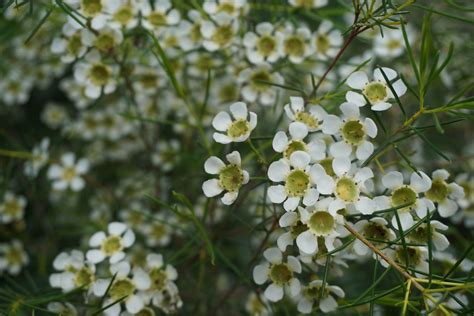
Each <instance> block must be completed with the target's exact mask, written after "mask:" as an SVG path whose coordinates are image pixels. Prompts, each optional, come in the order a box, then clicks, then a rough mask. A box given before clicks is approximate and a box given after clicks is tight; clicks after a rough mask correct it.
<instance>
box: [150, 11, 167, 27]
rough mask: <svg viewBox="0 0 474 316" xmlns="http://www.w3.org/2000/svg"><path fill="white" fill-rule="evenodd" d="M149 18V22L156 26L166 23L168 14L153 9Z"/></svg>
mask: <svg viewBox="0 0 474 316" xmlns="http://www.w3.org/2000/svg"><path fill="white" fill-rule="evenodd" d="M147 19H148V22H150V23H151V24H152V25H153V26H155V27H159V26H163V25H166V16H165V15H164V14H163V13H161V12H158V11H153V12H152V13H150V14H149V15H148V17H147Z"/></svg>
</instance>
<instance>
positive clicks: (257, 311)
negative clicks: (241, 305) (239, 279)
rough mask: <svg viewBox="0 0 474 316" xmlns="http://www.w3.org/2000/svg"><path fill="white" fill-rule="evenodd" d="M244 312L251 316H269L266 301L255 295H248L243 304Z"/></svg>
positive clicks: (268, 307) (268, 306) (269, 308)
mask: <svg viewBox="0 0 474 316" xmlns="http://www.w3.org/2000/svg"><path fill="white" fill-rule="evenodd" d="M245 310H246V311H247V312H248V313H249V315H251V316H270V315H271V307H270V305H269V302H268V300H267V299H266V298H265V297H264V296H262V295H260V294H257V293H254V292H252V293H250V295H249V296H248V297H247V301H246V303H245Z"/></svg>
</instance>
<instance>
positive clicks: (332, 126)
mask: <svg viewBox="0 0 474 316" xmlns="http://www.w3.org/2000/svg"><path fill="white" fill-rule="evenodd" d="M341 124H342V121H341V119H340V118H339V117H337V116H336V115H332V114H329V115H328V116H326V117H325V118H324V122H323V124H322V125H321V129H322V131H323V133H324V134H328V135H334V134H337V133H338V132H339V128H340V127H341Z"/></svg>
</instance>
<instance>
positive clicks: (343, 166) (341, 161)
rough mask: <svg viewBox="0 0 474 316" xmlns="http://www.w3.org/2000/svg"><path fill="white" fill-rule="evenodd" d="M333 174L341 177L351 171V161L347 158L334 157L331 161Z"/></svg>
mask: <svg viewBox="0 0 474 316" xmlns="http://www.w3.org/2000/svg"><path fill="white" fill-rule="evenodd" d="M332 169H333V170H334V173H335V174H336V175H337V176H338V177H341V176H343V175H344V174H346V173H347V172H349V170H350V169H351V160H350V159H349V158H348V157H336V158H334V159H333V161H332Z"/></svg>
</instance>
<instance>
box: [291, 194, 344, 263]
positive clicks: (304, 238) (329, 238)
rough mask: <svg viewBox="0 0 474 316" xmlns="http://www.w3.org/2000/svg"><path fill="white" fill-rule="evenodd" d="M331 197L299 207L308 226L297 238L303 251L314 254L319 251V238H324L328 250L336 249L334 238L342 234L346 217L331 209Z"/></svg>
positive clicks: (301, 218) (303, 220)
mask: <svg viewBox="0 0 474 316" xmlns="http://www.w3.org/2000/svg"><path fill="white" fill-rule="evenodd" d="M331 202H332V199H331V198H325V199H323V200H320V201H318V202H316V204H314V206H311V207H307V208H302V207H300V208H298V210H299V213H300V220H301V222H302V223H303V224H304V225H305V226H306V229H305V230H304V231H303V232H301V233H300V234H299V235H298V237H297V238H296V244H297V245H298V248H299V249H300V251H301V252H303V253H304V254H307V255H312V254H315V253H316V252H318V238H322V240H323V241H324V245H325V247H326V249H327V251H332V250H334V240H335V239H336V238H337V237H338V236H339V235H340V233H339V231H341V228H342V226H341V225H343V224H344V217H343V216H342V215H340V214H338V213H337V211H338V210H331V209H329V205H330V204H331Z"/></svg>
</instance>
